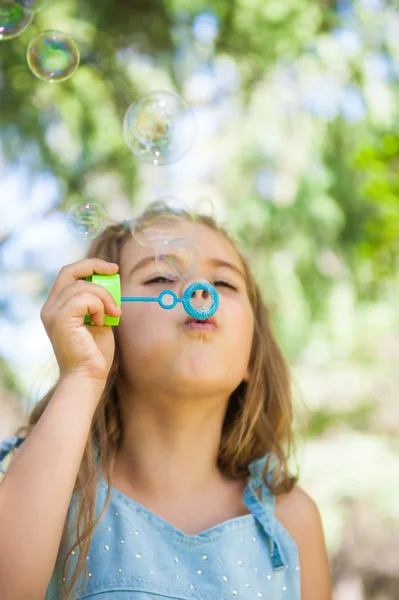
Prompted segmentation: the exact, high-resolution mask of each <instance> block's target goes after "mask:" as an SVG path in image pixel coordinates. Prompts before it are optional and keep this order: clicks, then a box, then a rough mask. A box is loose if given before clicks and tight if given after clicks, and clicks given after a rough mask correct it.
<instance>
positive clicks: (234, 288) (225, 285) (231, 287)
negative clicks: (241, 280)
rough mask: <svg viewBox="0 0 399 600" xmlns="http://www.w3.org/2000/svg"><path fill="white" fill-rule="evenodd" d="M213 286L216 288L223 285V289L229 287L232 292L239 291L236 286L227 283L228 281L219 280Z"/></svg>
mask: <svg viewBox="0 0 399 600" xmlns="http://www.w3.org/2000/svg"><path fill="white" fill-rule="evenodd" d="M213 285H214V286H215V287H217V286H218V285H222V286H223V287H228V288H230V289H231V290H234V291H235V292H236V291H237V288H236V287H235V286H234V285H231V283H227V281H222V280H221V279H218V280H217V281H214V282H213Z"/></svg>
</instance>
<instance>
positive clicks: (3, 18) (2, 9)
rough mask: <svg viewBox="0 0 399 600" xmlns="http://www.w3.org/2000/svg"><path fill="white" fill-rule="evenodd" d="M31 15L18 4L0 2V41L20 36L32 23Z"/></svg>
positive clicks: (1, 0)
mask: <svg viewBox="0 0 399 600" xmlns="http://www.w3.org/2000/svg"><path fill="white" fill-rule="evenodd" d="M32 19H33V15H32V13H31V12H29V11H27V10H25V9H24V7H23V6H21V5H20V4H18V2H9V1H7V0H0V41H1V40H11V39H12V38H15V37H17V35H20V34H21V33H22V32H23V31H25V29H26V28H27V27H29V25H30V24H31V23H32Z"/></svg>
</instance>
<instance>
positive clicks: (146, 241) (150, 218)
mask: <svg viewBox="0 0 399 600" xmlns="http://www.w3.org/2000/svg"><path fill="white" fill-rule="evenodd" d="M165 211H167V213H166V214H165ZM130 230H131V232H132V235H133V237H134V239H135V240H136V242H137V243H138V244H140V245H141V246H151V245H157V244H159V243H160V242H166V241H169V240H172V239H174V238H176V237H179V238H188V239H193V236H194V234H195V228H194V220H193V217H192V215H191V213H190V209H189V207H188V206H187V205H186V204H185V203H184V202H183V201H182V200H180V199H179V198H176V197H174V196H163V197H161V198H159V199H158V200H157V201H156V202H155V203H154V204H153V207H152V210H151V212H150V213H148V214H147V215H145V216H142V217H139V218H138V219H133V220H132V221H131V223H130Z"/></svg>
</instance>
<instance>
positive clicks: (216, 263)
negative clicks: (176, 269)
mask: <svg viewBox="0 0 399 600" xmlns="http://www.w3.org/2000/svg"><path fill="white" fill-rule="evenodd" d="M170 256H172V257H175V255H173V254H170ZM175 258H177V257H175ZM154 261H155V256H146V257H145V258H142V259H141V260H139V262H138V263H137V264H136V265H134V266H133V268H132V269H131V270H130V272H129V276H130V275H133V273H136V271H138V270H139V269H143V268H144V267H146V266H147V265H148V264H149V263H152V262H154ZM207 262H208V263H209V264H210V265H212V267H226V268H227V269H230V270H231V271H234V272H235V273H237V275H240V276H241V277H242V278H243V280H244V281H246V277H245V275H244V273H243V272H242V271H241V269H239V268H238V267H236V266H235V265H233V264H232V263H230V262H227V261H226V260H222V259H221V258H210V259H209V260H208V261H207Z"/></svg>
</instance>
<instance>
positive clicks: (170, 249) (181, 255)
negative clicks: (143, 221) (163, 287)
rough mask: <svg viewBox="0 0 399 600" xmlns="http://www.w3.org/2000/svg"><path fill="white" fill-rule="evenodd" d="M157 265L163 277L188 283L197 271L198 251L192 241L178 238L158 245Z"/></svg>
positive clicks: (156, 253) (156, 252)
mask: <svg viewBox="0 0 399 600" xmlns="http://www.w3.org/2000/svg"><path fill="white" fill-rule="evenodd" d="M155 263H156V265H157V268H158V271H159V272H160V274H161V275H162V276H163V277H166V278H168V279H172V280H176V279H183V280H185V281H187V280H188V278H189V277H191V276H192V274H193V273H194V272H195V270H196V269H197V264H198V251H197V249H196V246H195V245H194V244H193V242H192V241H191V240H188V239H184V238H176V239H173V240H169V241H167V242H162V243H161V244H158V246H157V247H156V251H155Z"/></svg>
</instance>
